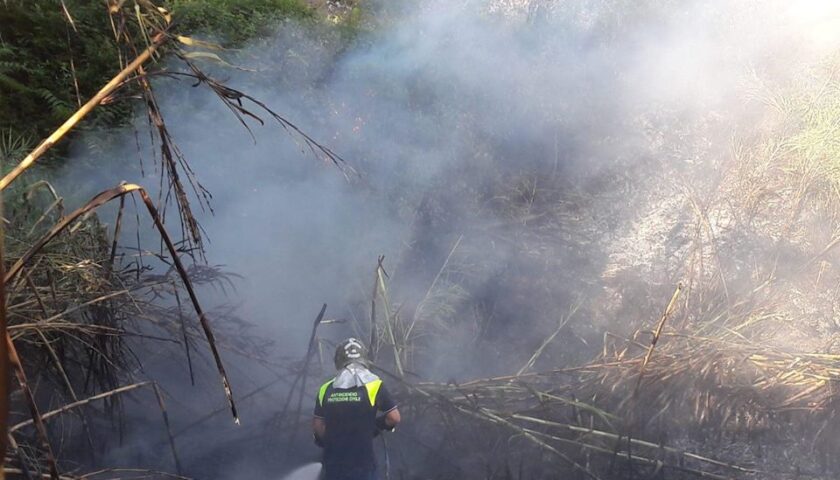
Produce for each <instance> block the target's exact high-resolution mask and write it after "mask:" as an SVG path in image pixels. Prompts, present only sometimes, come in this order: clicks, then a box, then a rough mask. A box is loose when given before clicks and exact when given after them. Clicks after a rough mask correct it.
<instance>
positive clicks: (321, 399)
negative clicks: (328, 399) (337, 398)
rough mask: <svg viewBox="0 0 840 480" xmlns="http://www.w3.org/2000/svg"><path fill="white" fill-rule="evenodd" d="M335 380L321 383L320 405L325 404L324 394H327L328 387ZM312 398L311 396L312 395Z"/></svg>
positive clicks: (319, 392)
mask: <svg viewBox="0 0 840 480" xmlns="http://www.w3.org/2000/svg"><path fill="white" fill-rule="evenodd" d="M334 381H335V379H333V380H330V381H329V382H327V383H325V384H323V385H321V390H319V391H318V405H321V406H322V407H323V406H324V395H326V394H327V388H329V386H330V385H332V383H333V382H334ZM310 398H311V397H310Z"/></svg>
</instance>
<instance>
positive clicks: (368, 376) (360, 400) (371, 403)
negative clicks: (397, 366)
mask: <svg viewBox="0 0 840 480" xmlns="http://www.w3.org/2000/svg"><path fill="white" fill-rule="evenodd" d="M335 368H336V370H338V374H337V375H336V376H335V378H333V379H332V380H330V381H328V382H327V383H325V384H323V385H322V386H321V388H320V390H319V391H318V398H317V399H316V401H315V415H314V418H313V420H312V431H313V433H314V435H315V443H316V444H318V445H319V446H321V447H323V449H324V458H323V463H324V480H375V479H376V459H375V458H374V455H373V438H374V437H376V436H377V435H378V434H379V433H380V432H381V431H391V432H392V431H394V427H396V426H397V424H398V423H400V412H399V410H397V405H396V403H394V400H393V399H392V398H391V395H390V394H389V393H388V390H387V389H386V388H385V386H384V385H383V384H382V380H381V379H380V378H379V377H378V376H376V375H375V374H374V373H372V372H371V371H370V370H369V369H368V362H367V360H366V358H365V347H364V345H363V344H362V342H361V341H359V340H357V339H355V338H348V339H347V340H344V341H343V342H341V343H339V344H338V346H337V347H336V349H335ZM378 412H381V413H382V415H379V416H377V413H378Z"/></svg>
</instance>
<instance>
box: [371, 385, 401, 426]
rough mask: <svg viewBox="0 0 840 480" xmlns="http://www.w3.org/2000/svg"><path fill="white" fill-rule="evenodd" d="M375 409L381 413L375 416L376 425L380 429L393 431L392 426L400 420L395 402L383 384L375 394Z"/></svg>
mask: <svg viewBox="0 0 840 480" xmlns="http://www.w3.org/2000/svg"><path fill="white" fill-rule="evenodd" d="M376 409H377V410H378V411H380V412H382V413H383V415H380V416H379V417H377V418H376V427H377V428H378V429H380V430H388V431H391V432H393V431H394V428H396V426H397V425H398V424H399V423H400V422H401V421H402V417H401V416H400V411H399V409H398V408H397V403H396V402H395V401H394V399H393V397H391V393H390V392H389V391H388V389H387V388H385V385H382V386H381V387H379V393H378V394H377V396H376Z"/></svg>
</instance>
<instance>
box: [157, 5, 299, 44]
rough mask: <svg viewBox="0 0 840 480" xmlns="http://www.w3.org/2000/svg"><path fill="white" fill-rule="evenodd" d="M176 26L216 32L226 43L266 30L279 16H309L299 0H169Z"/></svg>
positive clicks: (237, 42) (185, 30) (235, 42)
mask: <svg viewBox="0 0 840 480" xmlns="http://www.w3.org/2000/svg"><path fill="white" fill-rule="evenodd" d="M166 5H167V6H168V7H169V9H170V10H171V11H172V12H173V14H174V19H175V21H176V22H177V24H178V25H177V26H178V29H179V30H181V31H183V32H196V33H198V32H201V33H209V34H212V35H217V36H219V37H221V38H222V39H223V41H225V42H226V43H227V45H228V46H238V45H241V44H242V43H243V42H244V41H246V40H248V39H250V38H253V37H255V36H258V35H260V34H263V33H266V32H268V31H270V26H271V24H272V23H273V22H274V21H276V20H278V19H280V18H310V17H312V16H313V12H312V10H311V8H310V7H308V6H307V5H306V4H305V3H303V2H302V1H301V0H169V1H168V2H166Z"/></svg>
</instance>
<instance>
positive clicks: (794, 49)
mask: <svg viewBox="0 0 840 480" xmlns="http://www.w3.org/2000/svg"><path fill="white" fill-rule="evenodd" d="M364 8H365V9H366V11H367V12H368V13H367V15H370V16H371V19H370V20H369V21H365V22H363V25H368V24H375V25H376V26H375V28H370V30H369V31H368V30H365V29H362V30H361V32H360V33H359V34H358V36H357V37H356V38H353V39H348V38H346V37H344V36H342V35H341V34H340V33H339V32H338V29H337V28H331V27H328V26H318V25H312V24H296V23H295V22H291V21H287V22H283V23H282V24H280V25H278V27H277V33H276V34H275V35H273V36H272V37H270V38H262V39H258V40H255V41H254V42H253V43H252V44H251V45H250V46H249V47H248V48H246V49H244V50H242V51H238V52H225V55H224V56H225V59H226V60H227V61H229V62H230V63H232V64H235V65H237V66H241V67H243V68H244V69H246V70H247V71H242V70H236V69H232V68H226V67H219V66H213V65H207V66H206V68H207V69H208V70H209V71H211V72H212V73H213V74H214V75H215V76H217V77H218V78H220V79H222V80H224V82H225V83H226V84H228V85H230V86H232V87H234V88H236V89H238V90H241V91H244V92H247V93H248V94H249V95H251V96H253V97H255V98H257V99H260V100H261V101H264V102H265V103H266V104H268V105H269V106H270V107H271V108H272V109H274V110H275V111H277V112H280V113H282V114H283V115H284V116H285V117H286V118H288V119H290V120H291V121H292V122H294V123H295V124H296V125H298V126H299V127H300V128H301V129H302V130H303V131H305V132H307V133H308V134H309V135H311V136H312V137H314V138H315V139H317V140H318V141H320V142H322V143H323V144H325V145H327V146H329V147H330V148H331V149H333V150H334V151H336V152H338V153H339V154H340V155H341V156H342V157H343V158H344V159H346V160H347V163H348V165H350V166H352V168H353V169H354V170H355V171H356V172H358V174H357V175H350V176H349V178H345V177H344V175H342V173H341V171H340V170H339V169H337V168H335V167H334V166H332V165H330V164H329V163H326V162H321V161H320V160H318V159H314V158H312V156H311V155H309V154H308V153H306V152H303V153H301V148H300V145H298V144H297V143H296V142H295V141H294V140H293V139H291V138H290V137H289V136H287V135H285V133H284V132H283V131H282V130H281V129H280V127H279V126H277V125H273V124H271V122H267V123H266V125H265V126H259V125H255V124H254V122H251V123H252V128H253V133H254V136H255V137H256V142H253V141H252V140H251V138H250V137H249V134H248V133H247V132H246V131H244V130H243V129H242V128H240V127H239V126H238V125H237V123H236V121H235V119H234V118H233V117H232V116H231V115H230V113H229V112H228V111H227V110H226V109H225V107H224V106H223V105H222V104H221V103H220V102H219V101H218V100H217V99H216V98H215V97H213V95H212V92H210V91H209V90H207V89H204V88H200V87H199V88H190V87H189V85H188V84H187V83H186V82H179V81H175V80H171V79H159V80H157V81H156V82H155V87H156V89H157V91H158V96H159V100H160V104H161V106H162V109H163V113H164V115H165V117H166V120H167V123H168V125H169V128H170V130H171V131H172V133H173V137H174V139H175V141H176V142H177V144H178V145H179V146H180V148H181V150H182V151H183V152H184V155H185V156H186V158H187V159H188V160H189V161H190V163H191V165H192V167H193V169H194V170H195V171H196V172H197V176H198V178H199V180H200V181H201V183H202V184H203V185H204V186H205V187H206V188H207V189H208V190H209V191H210V192H211V193H212V194H213V201H212V207H213V209H214V213H213V214H212V215H211V214H209V212H207V213H205V214H203V215H201V217H200V218H199V221H200V222H201V224H202V226H203V227H204V229H205V230H206V233H207V238H208V239H209V243H208V249H207V258H208V259H209V262H210V263H211V264H220V265H224V266H225V267H224V269H225V270H228V271H231V272H234V273H236V274H238V275H241V277H242V278H241V279H238V280H235V283H236V286H237V289H236V291H235V292H228V293H227V294H224V293H222V292H221V291H219V290H213V289H205V291H203V292H202V295H201V297H202V300H203V301H204V302H206V303H207V304H209V305H215V306H217V307H221V306H223V305H234V306H235V309H234V312H235V315H236V316H237V317H239V318H242V319H243V320H245V321H246V322H248V323H249V324H251V325H252V326H251V327H249V329H248V330H247V332H248V333H249V334H252V335H254V336H256V337H258V338H260V339H263V340H270V341H271V342H273V345H272V346H271V347H270V348H269V349H268V352H270V357H271V358H270V360H271V361H272V362H274V363H284V362H286V363H285V365H287V367H286V368H288V361H289V360H290V359H291V360H295V359H299V358H301V357H302V356H303V354H304V352H305V351H306V347H307V345H306V342H307V339H308V336H309V331H310V329H311V325H312V320H313V319H314V317H315V315H316V314H317V312H318V309H319V308H320V306H321V304H322V303H327V304H328V305H329V307H328V310H327V318H328V319H335V320H340V321H342V322H340V323H335V324H330V325H325V326H323V327H322V328H321V329H320V331H319V334H320V337H321V338H322V339H323V340H324V352H325V354H324V355H322V356H321V358H323V359H325V360H326V363H325V364H324V366H323V369H322V370H321V371H320V373H319V374H312V375H311V377H317V378H314V379H312V382H310V384H309V385H308V386H307V388H308V389H309V390H312V394H313V395H314V388H315V385H314V382H317V381H319V380H320V376H328V375H329V374H330V362H329V360H330V346H329V345H330V343H329V342H330V341H334V340H336V339H339V338H341V337H345V336H348V335H360V336H361V338H368V335H369V333H368V320H367V319H368V316H369V310H368V309H369V304H370V295H371V288H372V286H373V281H374V271H375V267H376V261H377V257H378V256H379V255H384V256H385V263H384V266H385V270H386V271H387V272H388V274H389V276H390V278H389V287H390V288H391V291H390V293H391V295H392V302H394V304H395V305H397V306H399V308H400V312H401V314H402V315H403V317H404V318H406V319H408V320H411V319H417V321H418V325H419V326H418V336H417V338H416V342H417V343H416V345H417V347H416V351H415V352H413V354H412V356H411V358H412V362H411V363H410V365H409V366H408V369H409V371H410V372H411V374H412V375H414V377H412V378H419V379H423V380H435V381H444V382H445V381H450V380H454V381H463V380H467V379H470V378H475V377H480V376H490V375H503V374H511V373H515V372H516V371H518V370H519V369H520V367H522V366H523V365H524V364H525V363H526V362H527V361H528V358H529V357H530V355H531V354H532V352H533V351H534V349H535V348H536V347H537V346H538V345H539V344H540V342H541V341H542V340H543V339H544V338H546V337H547V336H548V335H550V334H551V333H552V332H553V331H554V330H555V328H556V327H557V324H558V321H560V319H561V318H563V317H569V316H570V315H571V320H569V322H568V323H567V324H566V326H565V327H564V330H562V331H563V334H562V335H560V336H559V337H558V339H557V341H556V343H555V344H553V346H552V348H550V349H548V350H547V351H546V352H545V353H544V355H543V356H541V357H540V359H539V361H538V364H537V367H540V366H548V367H557V366H566V365H574V364H578V363H580V362H583V361H586V360H588V359H590V358H591V357H592V356H593V355H594V354H596V353H597V352H599V351H600V346H601V342H602V338H603V335H604V332H605V331H607V330H611V331H615V332H621V333H627V332H629V331H631V330H633V329H636V328H638V326H639V323H640V322H644V321H651V319H652V318H653V317H655V316H656V315H657V314H658V313H659V312H660V311H661V309H662V306H663V302H665V300H666V299H667V297H668V296H669V295H670V292H671V291H672V290H673V287H674V285H675V284H676V283H677V282H678V281H679V280H680V279H681V275H682V274H683V273H684V271H683V270H682V269H683V263H684V261H683V260H684V249H685V248H687V247H685V246H686V245H687V240H686V239H687V238H688V237H690V236H691V235H692V233H693V232H689V231H687V227H686V226H685V225H686V215H688V214H689V213H690V207H687V206H686V205H687V204H686V200H685V195H684V191H683V189H682V188H681V187H679V186H677V182H675V181H673V179H674V178H680V179H681V181H682V182H684V184H686V185H690V186H692V188H693V189H694V190H695V193H696V194H697V195H698V196H700V197H703V196H705V195H708V194H710V192H715V191H716V188H718V187H719V185H720V183H721V178H722V166H723V165H724V164H726V163H727V162H728V161H730V160H731V158H732V155H733V149H734V147H733V145H734V144H735V143H737V142H736V140H737V139H738V138H739V137H741V136H751V135H755V134H756V132H758V131H760V130H761V128H762V125H764V123H763V122H766V121H767V120H766V118H767V114H766V112H767V111H768V110H769V109H770V108H771V107H770V106H768V105H767V103H766V102H765V101H764V100H763V97H762V93H761V92H765V91H767V90H772V89H774V88H781V87H782V86H784V85H787V84H788V83H789V82H792V81H795V80H796V78H797V75H799V73H800V72H802V71H807V70H808V69H811V68H815V66H818V65H819V64H820V62H822V61H823V60H824V59H825V58H826V56H827V55H829V54H830V53H832V52H835V51H836V49H837V47H838V45H840V43H838V41H840V33H838V32H840V30H838V29H837V28H836V25H838V23H837V21H838V20H840V7H837V6H835V5H833V2H817V1H800V2H790V1H774V0H766V1H742V2H741V1H739V2H730V1H702V0H698V1H692V2H670V1H665V2H658V1H649V2H648V1H640V2H636V1H620V2H602V1H584V2H550V1H546V2H539V1H534V2H513V1H508V2H501V1H500V2H475V1H457V2H453V1H435V2H419V3H417V4H412V3H411V2H383V3H382V4H380V5H365V6H364ZM756 92H757V93H756ZM136 124H137V125H136V126H137V129H138V130H139V131H140V132H144V129H145V128H146V126H145V119H144V118H138V119H137V121H136ZM93 138H95V139H96V141H97V142H98V143H99V146H98V150H91V149H90V148H88V147H87V146H84V145H82V144H85V142H82V144H80V145H79V146H78V149H79V152H78V157H79V158H80V159H81V158H84V159H85V160H79V162H78V163H76V164H74V162H70V163H71V165H72V166H71V167H70V168H69V169H68V171H64V172H60V173H59V175H57V176H58V177H60V178H61V182H64V183H65V186H64V189H63V190H65V191H66V190H68V189H70V188H71V187H72V189H73V190H74V191H75V192H78V194H79V197H80V198H82V197H88V196H90V195H92V194H93V193H95V192H97V191H100V190H102V189H105V188H108V187H111V186H113V185H114V184H115V183H116V182H117V181H118V180H121V179H124V180H127V181H131V182H135V183H141V184H143V185H146V186H149V187H154V186H157V185H158V184H159V182H160V178H159V176H158V175H159V174H160V172H159V169H158V170H154V169H153V166H152V162H151V160H150V146H149V145H148V144H147V143H146V142H145V140H144V134H143V133H141V135H139V137H135V135H134V133H133V131H131V130H130V129H126V130H125V131H118V132H107V133H101V134H100V133H97V134H94V135H93ZM138 139H139V140H138ZM138 142H139V143H140V150H141V152H143V156H144V164H143V170H144V171H143V172H142V173H141V171H140V164H139V162H137V149H138V148H137V147H138V145H137V144H138ZM89 143H91V142H87V144H89ZM91 159H92V160H91ZM103 218H104V219H107V218H109V217H108V216H107V215H104V216H103ZM173 218H174V217H173ZM149 224H150V222H148V221H147V220H141V224H140V228H141V232H142V236H143V237H144V241H145V242H146V243H147V244H150V245H155V242H156V240H154V239H155V237H154V235H153V232H148V230H150V226H149ZM173 228H174V227H173ZM126 238H129V239H130V238H131V237H130V236H127V237H126ZM124 243H129V244H130V241H124ZM733 255H734V254H733ZM735 277H737V275H736V274H735V273H733V279H732V282H733V285H734V286H733V287H732V288H736V286H737V285H738V283H737V282H738V281H737V278H735ZM738 278H740V277H738ZM571 312H574V313H573V314H572V313H571ZM444 332H445V333H444ZM147 348H149V349H154V348H157V347H155V346H154V345H148V346H147ZM388 354H389V353H388V352H383V355H384V356H385V358H387V355H388ZM177 355H178V354H177V353H174V354H172V353H169V354H165V355H163V354H162V355H161V356H160V357H159V358H153V359H151V360H150V361H148V362H147V363H146V365H145V368H146V370H147V373H149V374H150V375H152V374H157V375H161V376H163V377H165V378H164V380H163V384H164V386H165V387H166V388H167V391H168V392H170V393H171V394H172V397H174V398H173V404H174V405H173V407H172V408H173V409H174V411H173V413H172V417H173V419H174V421H175V423H176V428H175V430H178V429H179V428H182V427H184V426H187V425H189V424H190V423H191V422H192V420H193V419H195V418H197V417H200V416H202V415H203V414H204V413H206V412H207V411H210V410H213V409H215V408H218V407H220V406H223V404H224V403H223V398H222V395H221V393H220V389H218V388H217V385H216V383H217V382H216V379H215V378H213V376H212V374H210V373H206V374H203V375H202V376H201V377H200V378H199V385H198V386H196V387H190V386H188V382H189V376H188V372H187V371H186V370H185V368H183V367H182V365H183V361H182V360H181V359H179V358H178V357H177ZM225 360H226V361H228V362H230V363H231V364H232V365H233V367H232V369H231V370H232V371H231V377H232V380H233V386H234V389H235V391H236V392H235V393H237V395H244V394H246V393H247V392H250V391H252V390H254V389H256V388H258V387H260V386H262V385H265V384H267V383H269V382H271V381H273V380H274V379H275V375H274V374H273V373H272V369H271V368H268V367H253V366H252V365H253V363H252V361H251V360H249V359H247V358H243V357H242V356H239V355H234V354H232V353H230V352H228V353H226V354H225ZM295 361H296V360H295ZM278 371H282V370H278ZM286 389H287V383H285V382H283V381H280V382H279V383H277V384H276V385H274V386H273V387H271V388H269V389H268V390H266V391H264V392H262V393H260V394H258V395H255V396H254V397H251V398H248V399H243V400H242V402H241V407H240V408H241V410H242V416H243V423H244V425H243V427H240V428H238V429H237V428H233V427H231V426H230V425H229V424H230V421H229V419H228V418H224V417H225V413H222V414H220V415H218V416H217V417H216V418H214V419H213V420H211V421H210V422H207V423H205V424H203V425H202V426H200V427H197V428H195V429H192V430H190V431H189V432H188V433H185V434H184V435H183V436H181V437H179V438H178V444H179V448H180V449H181V454H182V457H183V458H184V459H188V460H187V461H186V462H185V463H186V464H187V465H188V470H189V471H188V472H185V473H188V474H191V475H194V476H197V477H198V478H219V479H221V478H272V477H271V475H274V473H277V476H278V478H279V471H280V470H284V469H290V468H292V467H295V466H299V465H301V464H303V463H306V461H308V460H314V459H316V458H317V451H316V449H315V447H314V446H312V447H311V448H310V446H309V444H308V442H309V440H308V438H307V435H308V434H307V433H306V432H305V431H304V430H305V428H301V431H300V433H299V437H300V439H299V442H298V443H299V445H300V447H299V452H296V453H295V454H294V455H292V457H293V458H280V457H281V455H279V454H277V453H275V454H272V452H279V451H283V450H285V448H286V441H287V436H288V433H287V432H286V431H282V432H280V431H276V429H274V428H273V427H272V425H273V424H271V423H270V422H271V421H272V419H273V418H274V417H275V416H276V415H277V414H278V412H279V410H280V409H281V408H282V405H283V402H284V401H285V398H286ZM310 397H312V395H309V393H307V395H306V397H305V398H306V401H305V402H304V414H306V413H307V412H308V411H309V408H310V406H309V399H310ZM295 398H296V397H295ZM407 421H408V422H412V421H415V422H419V421H421V420H419V419H411V418H408V419H407ZM136 423H137V425H134V430H133V432H134V433H133V434H132V435H129V437H128V439H127V441H126V442H125V443H124V444H123V446H122V447H119V448H111V449H109V458H108V459H107V461H108V462H110V463H118V464H126V465H129V464H132V462H134V463H138V462H139V463H144V464H148V463H152V464H155V462H162V467H164V468H168V467H167V463H166V460H160V458H164V456H163V455H164V454H162V453H161V452H165V451H166V450H165V448H166V446H165V443H161V442H159V440H160V439H161V438H163V436H162V434H161V430H160V429H158V427H157V426H154V425H148V424H146V423H144V422H143V421H140V420H138V421H137V422H136ZM408 428H410V427H408ZM156 429H157V430H156ZM155 432H156V433H155ZM294 457H297V458H294ZM408 457H411V456H410V455H408V456H407V458H408ZM298 460H299V461H298ZM394 461H395V462H396V461H397V460H394ZM405 461H406V462H409V463H410V462H411V459H410V458H408V460H405ZM106 463H107V462H106ZM405 468H409V467H405ZM409 469H410V470H411V469H413V470H414V471H415V472H416V471H421V470H422V467H420V466H417V465H414V466H412V467H410V468H409Z"/></svg>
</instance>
